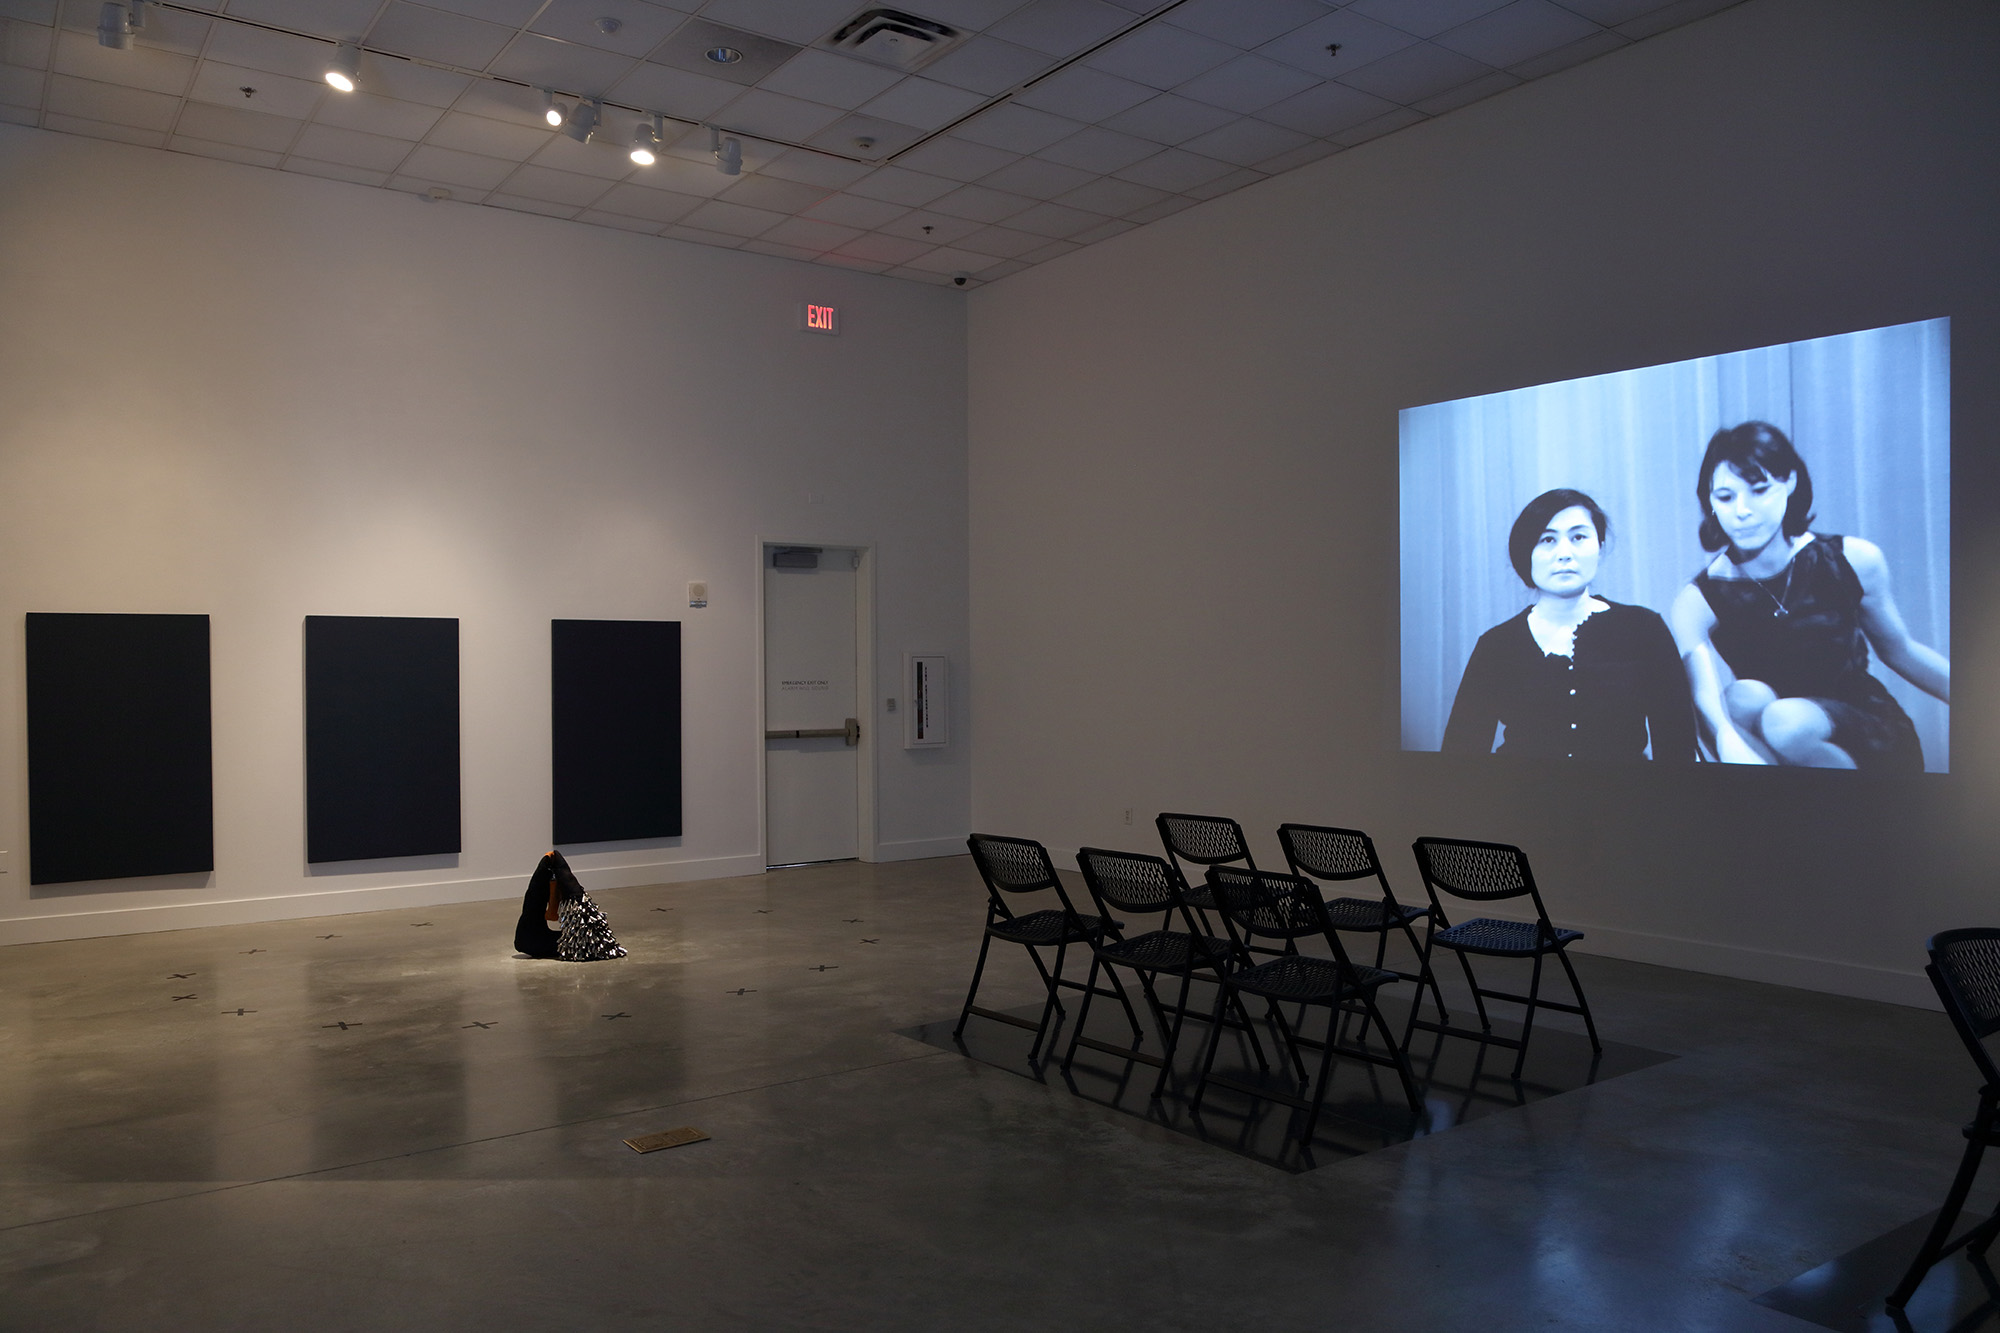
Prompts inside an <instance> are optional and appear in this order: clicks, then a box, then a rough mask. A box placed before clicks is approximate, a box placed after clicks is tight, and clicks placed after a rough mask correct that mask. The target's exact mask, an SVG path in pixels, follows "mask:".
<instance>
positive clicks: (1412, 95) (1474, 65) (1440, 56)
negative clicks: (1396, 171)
mask: <svg viewBox="0 0 2000 1333" xmlns="http://www.w3.org/2000/svg"><path fill="white" fill-rule="evenodd" d="M1491 72H1492V66H1490V65H1482V64H1480V63H1479V62H1478V61H1477V60H1472V59H1470V58H1468V57H1466V56H1462V55H1460V54H1458V53H1457V52H1456V51H1447V50H1445V49H1444V48H1443V47H1441V46H1433V45H1431V44H1430V43H1429V42H1419V43H1417V44H1416V45H1415V46H1406V47H1404V48H1403V49H1402V50H1400V51H1398V52H1396V54H1394V55H1392V56H1386V57H1384V58H1383V59H1381V60H1378V61H1376V62H1375V63H1374V64H1372V65H1364V66H1362V67H1361V68H1360V69H1357V70H1355V71H1354V72H1353V73H1351V74H1347V75H1343V76H1342V77H1341V80H1340V81H1341V82H1342V83H1344V84H1346V85H1348V86H1349V87H1350V88H1359V89H1360V90H1361V91H1362V92H1365V93H1374V94H1375V95H1376V96H1377V97H1386V98H1388V99H1389V100H1390V101H1391V102H1401V103H1403V104H1405V105H1409V104H1411V103H1415V102H1421V101H1422V100H1423V99H1424V98H1426V97H1435V96H1437V95H1438V94H1439V93H1441V92H1444V91H1445V90H1446V89H1448V88H1456V87H1458V86H1459V85H1460V84H1461V83H1470V82H1471V81H1472V80H1474V79H1476V78H1479V77H1481V76H1482V75H1485V74H1490V73H1491Z"/></svg>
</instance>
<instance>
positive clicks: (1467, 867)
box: [1410, 838, 1604, 1079]
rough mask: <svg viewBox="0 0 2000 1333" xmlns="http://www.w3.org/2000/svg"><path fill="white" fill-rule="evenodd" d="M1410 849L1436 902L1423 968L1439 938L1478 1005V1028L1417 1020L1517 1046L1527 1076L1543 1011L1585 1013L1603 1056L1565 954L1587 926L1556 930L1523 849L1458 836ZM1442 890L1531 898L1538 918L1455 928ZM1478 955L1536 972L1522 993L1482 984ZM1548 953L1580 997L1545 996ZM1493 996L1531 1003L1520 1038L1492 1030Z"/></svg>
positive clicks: (1486, 920)
mask: <svg viewBox="0 0 2000 1333" xmlns="http://www.w3.org/2000/svg"><path fill="white" fill-rule="evenodd" d="M1412 847H1413V849H1414V850H1415V852H1416V854H1417V869H1418V871H1420V872H1421V873H1422V875H1423V878H1424V891H1425V892H1426V893H1428V894H1429V895H1430V900H1431V920H1430V928H1429V930H1428V931H1427V932H1426V935H1425V938H1424V961H1423V966H1424V967H1425V968H1426V969H1428V968H1429V967H1430V966H1431V951H1432V949H1433V948H1435V947H1436V946H1438V945H1440V944H1441V945H1443V946H1444V947H1445V948H1447V949H1450V950H1451V951H1452V952H1453V953H1455V954H1457V955H1458V961H1459V965H1460V966H1461V967H1463V968H1464V969H1465V984H1466V985H1468V986H1470V987H1471V988H1472V1003H1473V1006H1474V1007H1475V1008H1476V1009H1478V1011H1479V1031H1477V1032H1475V1031H1473V1030H1471V1029H1470V1028H1459V1027H1453V1026H1451V1025H1450V1024H1449V1023H1443V1022H1440V1023H1429V1022H1424V1021H1421V1020H1418V1019H1417V1016H1416V1011H1415V1010H1414V1009H1412V1010H1411V1012H1410V1018H1411V1022H1412V1025H1413V1026H1415V1027H1420V1028H1424V1029H1425V1030H1427V1031H1431V1032H1442V1033H1445V1034H1447V1035H1449V1036H1454V1037H1470V1038H1472V1039H1473V1040H1474V1041H1481V1042H1488V1043H1491V1044H1492V1045H1495V1046H1506V1047H1510V1048H1512V1049H1515V1050H1517V1051H1518V1052H1519V1054H1518V1055H1516V1056H1515V1057H1514V1072H1513V1074H1512V1077H1513V1078H1516V1079H1518V1078H1520V1077H1521V1067H1522V1066H1523V1065H1524V1064H1526V1063H1527V1060H1528V1038H1529V1037H1530V1036H1532V1035H1533V1033H1534V1027H1535V1011H1536V1010H1537V1009H1557V1010H1560V1011H1562V1012H1563V1013H1566V1014H1581V1015H1582V1016H1583V1025H1584V1028H1585V1029H1586V1030H1587V1031H1588V1032H1589V1033H1590V1049H1591V1050H1593V1051H1595V1052H1597V1053H1598V1054H1600V1055H1601V1054H1603V1053H1604V1047H1603V1045H1602V1044H1601V1043H1599V1041H1598V1040H1597V1024H1596V1023H1595V1022H1593V1021H1592V1019H1591V1017H1590V1003H1589V1001H1587V1000H1585V999H1584V997H1583V983H1581V982H1580V981H1578V980H1577V979H1576V968H1574V967H1573V966H1571V965H1570V961H1569V954H1568V953H1566V952H1565V950H1567V949H1568V948H1569V946H1570V945H1572V944H1574V943H1576V941H1578V940H1580V939H1582V938H1583V932H1582V931H1579V930H1558V929H1556V927H1555V924H1554V923H1553V922H1551V921H1550V920H1549V912H1548V908H1546V907H1544V906H1543V905H1542V895H1541V892H1540V890H1538V889H1537V888H1536V887H1535V876H1534V872H1533V871H1531V870H1529V869H1528V858H1527V856H1526V855H1524V854H1523V853H1522V851H1521V849H1520V848H1519V847H1509V846H1508V845H1507V844H1505V843H1499V842H1466V841H1464V840H1462V839H1458V838H1418V839H1417V840H1416V842H1415V843H1413V844H1412ZM1441 893H1442V894H1449V895H1450V896H1451V897H1454V898H1465V899H1469V900H1471V901H1474V902H1497V901H1499V900H1501V899H1505V898H1527V899H1529V900H1530V901H1531V902H1533V903H1534V905H1535V919H1534V920H1533V921H1499V920H1495V919H1494V918H1492V917H1475V918H1473V919H1472V920H1470V921H1466V922H1463V923H1461V924H1459V925H1456V926H1454V925H1452V924H1451V922H1450V920H1449V919H1448V918H1447V917H1446V915H1445V910H1444V901H1443V899H1442V898H1440V897H1439V894H1441ZM1473 954H1480V955H1482V956H1484V957H1488V958H1526V959H1530V960H1532V961H1533V963H1534V973H1533V975H1532V977H1531V978H1530V980H1529V983H1528V993H1527V994H1526V995H1518V994H1515V993H1514V992H1512V991H1497V990H1489V989H1487V988H1485V987H1483V986H1481V985H1480V984H1479V980H1478V978H1477V977H1475V976H1474V975H1473V973H1472V960H1471V955H1473ZM1550 954H1554V955H1555V957H1556V960H1557V961H1558V962H1560V963H1561V964H1562V967H1563V971H1564V972H1566V973H1568V975H1569V988H1570V993H1571V994H1572V995H1574V996H1575V997H1576V1003H1574V1004H1564V1003H1561V1002H1559V1001H1556V1000H1545V999H1543V998H1541V995H1542V960H1543V959H1544V958H1546V957H1548V956H1549V955H1550ZM1433 980H1434V981H1435V974H1433ZM1488 1000H1510V1001H1512V1002H1513V1003H1515V1004H1524V1005H1526V1006H1527V1007H1528V1008H1527V1014H1526V1016H1525V1017H1523V1018H1522V1020H1521V1035H1520V1038H1519V1039H1518V1040H1517V1039H1515V1038H1513V1037H1501V1036H1496V1035H1494V1032H1493V1023H1492V1021H1491V1019H1489V1018H1488V1017H1487V1013H1486V1002H1487V1001H1488Z"/></svg>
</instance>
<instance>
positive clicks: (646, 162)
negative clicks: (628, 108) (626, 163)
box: [632, 115, 665, 167]
mask: <svg viewBox="0 0 2000 1333" xmlns="http://www.w3.org/2000/svg"><path fill="white" fill-rule="evenodd" d="M664 126H665V121H664V120H662V119H661V117H660V116H658V115H651V116H648V117H646V118H645V119H644V120H642V121H640V122H639V128H637V129H635V130H633V131H632V160H633V161H634V162H637V163H638V164H639V165H640V166H642V167H650V166H652V165H653V163H655V162H657V161H658V160H659V156H660V130H661V129H662V128H664Z"/></svg>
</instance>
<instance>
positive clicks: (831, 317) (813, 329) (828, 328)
mask: <svg viewBox="0 0 2000 1333" xmlns="http://www.w3.org/2000/svg"><path fill="white" fill-rule="evenodd" d="M800 311H801V316H802V318H803V319H804V321H805V322H804V323H803V324H802V325H800V327H801V328H803V329H804V330H805V331H806V332H807V333H829V334H833V335H835V336H836V337H837V336H839V334H840V309H839V307H837V306H830V305H814V304H812V302H810V301H808V302H807V303H806V304H805V305H804V306H802V307H800Z"/></svg>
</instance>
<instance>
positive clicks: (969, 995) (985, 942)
mask: <svg viewBox="0 0 2000 1333" xmlns="http://www.w3.org/2000/svg"><path fill="white" fill-rule="evenodd" d="M992 947H993V937H992V936H991V935H988V934H985V933H984V932H981V934H980V936H979V961H978V962H977V963H975V964H974V965H973V968H972V987H971V989H969V990H967V991H966V992H965V1007H964V1008H963V1009H960V1010H959V1011H958V1026H957V1027H955V1028H953V1029H952V1030H951V1035H952V1036H953V1037H954V1038H957V1037H963V1036H964V1035H965V1020H966V1019H968V1018H970V1017H972V1000H973V997H974V996H976V995H978V994H979V978H980V977H981V976H982V975H984V973H985V971H986V951H987V950H988V949H990V948H992Z"/></svg>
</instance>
